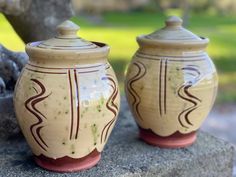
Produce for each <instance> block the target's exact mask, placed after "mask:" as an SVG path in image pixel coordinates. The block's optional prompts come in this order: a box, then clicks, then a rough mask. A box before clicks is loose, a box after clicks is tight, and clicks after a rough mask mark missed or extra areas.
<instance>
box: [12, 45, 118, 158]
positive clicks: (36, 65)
mask: <svg viewBox="0 0 236 177" xmlns="http://www.w3.org/2000/svg"><path fill="white" fill-rule="evenodd" d="M27 47H28V48H27V50H28V53H30V52H32V50H38V49H35V48H32V50H31V46H30V45H28V46H27ZM104 48H105V49H106V50H105V49H104ZM39 50H42V51H36V53H37V52H38V53H37V54H38V55H37V57H32V56H30V61H29V63H28V64H27V65H26V66H25V68H24V69H23V72H22V74H21V76H20V78H19V80H18V82H17V85H16V88H15V96H14V105H15V112H16V116H17V118H18V122H19V125H20V127H21V129H22V132H23V134H24V136H25V138H26V140H27V142H28V144H29V145H30V147H31V149H32V151H33V153H34V154H35V155H41V154H42V155H44V156H46V157H49V158H53V159H57V158H61V157H65V156H68V157H71V158H82V157H85V156H87V155H88V154H90V153H91V152H92V151H94V150H97V151H98V152H101V151H102V150H103V148H104V145H105V144H106V142H107V140H108V138H109V135H110V133H111V131H112V129H113V127H114V124H115V121H116V118H117V114H118V111H119V105H120V93H119V88H118V82H117V79H116V76H115V74H114V71H113V69H112V68H111V66H110V64H109V63H108V62H107V59H106V58H98V59H97V60H96V56H94V55H96V53H92V52H91V54H90V53H89V52H90V51H89V49H88V50H87V51H84V50H83V51H82V52H85V53H88V54H87V58H86V56H85V55H83V57H82V58H80V57H79V55H78V57H74V58H73V57H72V56H75V53H74V51H71V55H70V53H69V51H65V52H67V53H68V58H69V59H68V60H67V58H66V55H65V56H64V57H65V58H64V59H61V58H59V59H58V60H57V58H55V57H53V56H54V55H53V54H54V52H55V53H56V51H55V50H52V49H45V50H43V49H39ZM108 50H109V48H108V47H107V46H103V47H102V48H101V51H104V52H105V54H108ZM40 52H41V53H43V54H44V55H43V58H41V56H40ZM59 52H61V53H63V49H61V50H60V51H59ZM77 53H79V51H77ZM33 54H35V53H33ZM105 54H104V55H105ZM33 56H35V55H33ZM90 58H91V59H92V60H90ZM96 61H97V62H96Z"/></svg>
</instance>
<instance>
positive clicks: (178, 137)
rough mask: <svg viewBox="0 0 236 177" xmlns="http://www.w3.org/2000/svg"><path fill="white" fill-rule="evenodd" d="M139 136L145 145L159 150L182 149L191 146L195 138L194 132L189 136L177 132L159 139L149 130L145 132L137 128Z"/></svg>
mask: <svg viewBox="0 0 236 177" xmlns="http://www.w3.org/2000/svg"><path fill="white" fill-rule="evenodd" d="M139 136H140V138H141V139H142V140H144V141H145V142H146V143H148V144H151V145H154V146H158V147H161V148H183V147H188V146H190V145H192V144H193V143H194V142H195V140H196V138H197V134H196V132H192V133H189V134H185V135H184V134H180V133H179V132H176V133H174V134H173V135H171V136H168V137H161V136H158V135H156V134H154V133H153V132H152V131H151V130H145V129H142V128H139Z"/></svg>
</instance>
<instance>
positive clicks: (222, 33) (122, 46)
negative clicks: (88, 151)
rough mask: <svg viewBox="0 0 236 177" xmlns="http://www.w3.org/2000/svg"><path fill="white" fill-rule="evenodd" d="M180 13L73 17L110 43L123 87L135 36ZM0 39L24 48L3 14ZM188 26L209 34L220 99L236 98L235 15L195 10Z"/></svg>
mask: <svg viewBox="0 0 236 177" xmlns="http://www.w3.org/2000/svg"><path fill="white" fill-rule="evenodd" d="M170 14H171V15H175V14H177V15H179V14H180V12H179V11H168V12H167V14H160V13H148V12H130V13H118V12H117V13H115V12H114V13H106V14H104V15H103V21H102V22H101V23H99V24H95V23H92V22H91V21H90V22H89V20H87V19H85V18H84V17H80V18H77V17H74V18H73V19H72V20H73V21H75V22H76V23H78V24H79V25H80V26H81V30H80V31H79V33H78V34H79V35H80V36H81V37H83V38H86V39H88V40H93V41H102V42H105V43H107V44H109V45H110V46H111V53H110V62H111V63H112V65H113V66H114V69H115V71H116V73H117V76H118V79H119V81H120V85H121V88H122V87H123V80H124V73H125V70H126V66H127V64H128V63H129V62H130V60H131V58H132V55H133V54H134V52H135V51H136V50H137V48H138V45H137V43H136V40H135V38H136V36H138V35H140V34H148V33H151V32H152V31H154V30H155V29H157V28H161V27H162V26H163V23H164V20H165V18H166V16H167V15H170ZM0 27H1V28H0V42H1V43H2V44H4V45H5V46H6V47H8V48H9V49H12V50H23V49H24V44H23V43H22V41H21V40H20V39H19V37H17V35H16V34H15V33H14V31H13V29H12V28H11V27H10V26H9V24H8V23H7V21H6V20H5V18H4V17H3V16H2V15H0ZM188 29H190V30H191V31H193V32H194V33H196V34H198V35H200V36H205V37H208V38H210V40H211V42H210V45H209V47H208V53H209V55H210V56H211V58H212V59H213V60H214V63H215V64H216V67H217V69H218V73H219V76H220V88H219V96H218V98H217V101H218V102H220V103H221V102H224V103H225V102H236V91H235V88H236V69H235V68H236V50H235V47H236V16H235V17H233V16H217V15H209V14H204V13H202V14H192V15H191V16H190V19H189V24H188Z"/></svg>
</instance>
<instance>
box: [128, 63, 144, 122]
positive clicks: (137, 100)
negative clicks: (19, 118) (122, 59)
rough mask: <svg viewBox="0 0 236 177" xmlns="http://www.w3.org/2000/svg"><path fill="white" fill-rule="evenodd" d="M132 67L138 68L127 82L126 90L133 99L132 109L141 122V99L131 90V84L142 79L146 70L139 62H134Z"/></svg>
mask: <svg viewBox="0 0 236 177" xmlns="http://www.w3.org/2000/svg"><path fill="white" fill-rule="evenodd" d="M134 66H136V67H137V68H138V72H137V73H136V74H135V75H134V76H133V77H132V78H131V79H130V80H129V81H128V83H127V90H128V92H129V93H130V95H131V96H132V97H133V99H134V101H133V103H132V107H133V109H134V110H135V111H136V113H137V114H138V117H139V118H140V119H141V120H143V118H142V116H141V114H140V112H139V105H140V103H141V98H140V96H139V95H138V93H137V92H136V91H135V89H134V88H133V84H134V83H135V82H137V81H138V80H140V79H142V78H143V77H144V76H145V75H146V73H147V70H146V67H145V65H144V64H143V63H142V62H140V61H137V62H135V63H134ZM141 66H142V67H143V70H142V68H141Z"/></svg>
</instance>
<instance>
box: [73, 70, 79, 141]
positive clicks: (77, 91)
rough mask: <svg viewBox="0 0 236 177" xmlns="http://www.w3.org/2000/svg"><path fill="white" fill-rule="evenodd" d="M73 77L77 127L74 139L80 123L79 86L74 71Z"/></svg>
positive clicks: (76, 136)
mask: <svg viewBox="0 0 236 177" xmlns="http://www.w3.org/2000/svg"><path fill="white" fill-rule="evenodd" d="M74 76H75V85H76V99H77V105H76V106H77V127H76V134H75V139H77V138H78V133H79V122H80V100H79V85H78V80H77V74H76V69H74Z"/></svg>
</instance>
